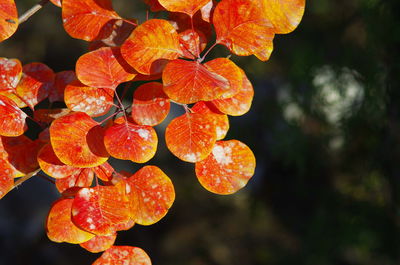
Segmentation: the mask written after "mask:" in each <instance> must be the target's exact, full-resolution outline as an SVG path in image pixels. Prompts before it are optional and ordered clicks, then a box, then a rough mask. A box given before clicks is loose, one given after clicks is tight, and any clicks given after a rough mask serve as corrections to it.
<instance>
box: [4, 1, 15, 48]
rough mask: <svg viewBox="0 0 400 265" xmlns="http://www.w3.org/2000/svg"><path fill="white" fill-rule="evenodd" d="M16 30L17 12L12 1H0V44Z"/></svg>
mask: <svg viewBox="0 0 400 265" xmlns="http://www.w3.org/2000/svg"><path fill="white" fill-rule="evenodd" d="M17 28H18V12H17V7H16V6H15V2H14V0H0V42H2V41H3V40H5V39H8V38H9V37H10V36H11V35H13V34H14V32H15V31H16V30H17Z"/></svg>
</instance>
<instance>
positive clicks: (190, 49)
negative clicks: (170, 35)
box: [179, 29, 207, 59]
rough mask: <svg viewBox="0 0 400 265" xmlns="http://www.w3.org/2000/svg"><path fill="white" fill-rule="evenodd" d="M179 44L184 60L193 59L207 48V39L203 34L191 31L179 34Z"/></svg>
mask: <svg viewBox="0 0 400 265" xmlns="http://www.w3.org/2000/svg"><path fill="white" fill-rule="evenodd" d="M179 43H180V45H181V50H182V52H183V54H184V56H185V57H186V58H189V59H195V58H199V57H200V53H201V52H202V51H203V50H204V49H205V48H206V46H207V39H206V37H205V36H204V34H203V33H201V32H197V31H195V30H192V29H188V30H185V31H183V32H181V33H179Z"/></svg>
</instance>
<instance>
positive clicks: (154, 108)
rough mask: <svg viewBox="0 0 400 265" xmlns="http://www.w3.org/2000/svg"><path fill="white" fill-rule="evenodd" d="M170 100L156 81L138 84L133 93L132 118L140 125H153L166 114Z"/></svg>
mask: <svg viewBox="0 0 400 265" xmlns="http://www.w3.org/2000/svg"><path fill="white" fill-rule="evenodd" d="M169 109H170V102H169V99H168V97H167V95H165V93H164V91H163V86H162V84H161V83H158V82H150V83H146V84H143V85H141V86H139V87H138V88H137V89H136V90H135V93H134V95H133V103H132V119H133V120H134V121H135V122H137V123H138V124H141V125H149V126H155V125H157V124H160V123H161V122H162V121H163V120H164V119H165V118H166V117H167V115H168V113H169Z"/></svg>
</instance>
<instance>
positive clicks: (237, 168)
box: [196, 140, 256, 195]
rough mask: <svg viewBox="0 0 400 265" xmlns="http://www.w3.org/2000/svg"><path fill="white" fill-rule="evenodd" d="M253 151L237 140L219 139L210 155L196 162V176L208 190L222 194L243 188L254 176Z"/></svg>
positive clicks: (254, 161)
mask: <svg viewBox="0 0 400 265" xmlns="http://www.w3.org/2000/svg"><path fill="white" fill-rule="evenodd" d="M255 166H256V160H255V157H254V154H253V152H252V151H251V150H250V148H248V147H247V146H246V145H245V144H243V143H242V142H239V141H237V140H230V141H219V142H217V143H216V144H215V146H214V147H213V149H212V152H211V154H210V155H209V157H207V158H206V159H204V160H203V161H200V162H198V163H196V176H197V179H198V180H199V182H200V184H201V185H202V186H203V187H204V188H206V189H207V190H209V191H211V192H213V193H216V194H221V195H226V194H232V193H235V192H236V191H238V190H239V189H241V188H243V187H244V186H245V185H246V184H247V182H248V181H249V179H250V178H251V177H252V176H253V174H254V170H255Z"/></svg>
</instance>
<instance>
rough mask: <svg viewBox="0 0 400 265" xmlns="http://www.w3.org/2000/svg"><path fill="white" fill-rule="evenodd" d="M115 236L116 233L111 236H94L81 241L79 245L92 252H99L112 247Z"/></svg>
mask: <svg viewBox="0 0 400 265" xmlns="http://www.w3.org/2000/svg"><path fill="white" fill-rule="evenodd" d="M116 238H117V234H116V233H115V234H114V235H111V236H95V237H93V238H92V239H90V240H89V241H86V242H84V243H81V244H80V246H81V247H83V248H84V249H86V250H87V251H90V252H92V253H99V252H103V251H105V250H107V249H109V248H110V247H112V245H114V242H115V239H116Z"/></svg>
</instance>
